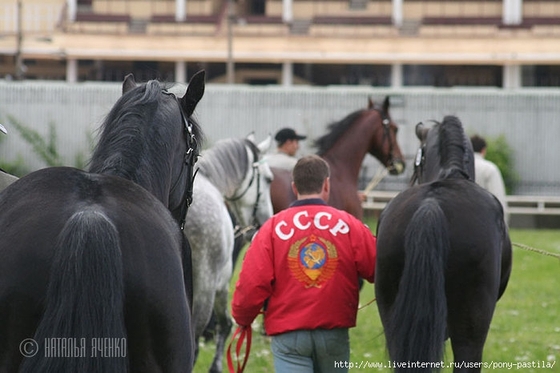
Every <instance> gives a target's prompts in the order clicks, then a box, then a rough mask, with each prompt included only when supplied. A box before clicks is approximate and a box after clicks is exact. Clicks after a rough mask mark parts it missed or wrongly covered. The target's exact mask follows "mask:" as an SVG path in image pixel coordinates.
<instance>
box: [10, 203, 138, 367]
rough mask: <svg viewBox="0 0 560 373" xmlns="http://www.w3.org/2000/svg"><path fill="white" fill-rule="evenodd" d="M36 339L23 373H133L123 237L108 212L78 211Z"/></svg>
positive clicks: (64, 239) (56, 260) (62, 241)
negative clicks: (128, 345) (126, 317)
mask: <svg viewBox="0 0 560 373" xmlns="http://www.w3.org/2000/svg"><path fill="white" fill-rule="evenodd" d="M33 340H34V341H35V345H36V346H37V348H38V349H37V351H36V354H35V355H34V356H32V357H27V358H25V359H24V361H23V363H22V366H21V370H20V372H22V373H26V372H33V373H38V372H42V373H47V372H104V373H116V372H119V373H121V372H127V371H128V359H127V358H126V356H127V348H126V329H125V324H124V285H123V265H122V258H121V248H120V243H119V235H118V232H117V228H116V227H115V225H114V224H113V223H112V222H111V220H110V219H109V218H108V217H107V216H106V215H105V214H104V213H103V212H101V211H99V210H95V209H93V208H90V209H86V210H82V211H79V212H76V213H75V214H74V215H72V216H71V217H70V219H68V221H67V222H66V224H65V225H64V227H63V229H62V231H61V232H60V235H59V237H58V241H57V244H56V247H55V250H54V255H53V261H52V265H51V271H50V276H49V282H48V285H47V292H46V300H45V309H44V313H43V317H42V319H41V321H40V323H39V325H38V327H37V330H36V332H35V336H34V337H33ZM108 340H110V341H111V343H112V349H111V350H107V349H103V347H102V346H103V341H108ZM105 346H107V345H105ZM117 346H118V348H115V347H117ZM100 347H101V348H100Z"/></svg>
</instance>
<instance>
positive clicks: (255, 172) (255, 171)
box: [226, 151, 262, 237]
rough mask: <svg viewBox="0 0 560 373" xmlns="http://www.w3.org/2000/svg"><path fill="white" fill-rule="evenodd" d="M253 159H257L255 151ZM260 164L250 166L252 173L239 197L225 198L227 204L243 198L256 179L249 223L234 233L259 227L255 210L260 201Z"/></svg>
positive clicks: (237, 228)
mask: <svg viewBox="0 0 560 373" xmlns="http://www.w3.org/2000/svg"><path fill="white" fill-rule="evenodd" d="M253 159H258V156H257V154H256V153H255V151H253ZM260 162H261V161H256V162H253V164H252V165H251V167H252V169H253V172H252V175H251V180H250V181H249V184H247V187H245V189H244V190H243V192H241V193H240V194H239V195H236V196H235V195H234V196H233V197H226V201H228V202H235V201H237V200H239V199H241V198H243V196H244V195H245V194H247V192H248V191H249V189H250V188H251V186H252V185H253V182H254V181H255V178H256V179H257V198H256V199H255V204H254V205H253V211H252V213H251V222H250V223H249V226H248V227H245V228H240V227H236V231H240V230H245V229H247V228H257V229H258V228H259V227H260V223H259V222H258V221H257V209H258V207H259V201H260V199H261V194H262V192H261V171H260ZM237 214H238V215H241V214H240V211H237ZM237 236H238V234H237V233H236V237H237Z"/></svg>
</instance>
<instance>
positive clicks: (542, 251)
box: [511, 242, 560, 260]
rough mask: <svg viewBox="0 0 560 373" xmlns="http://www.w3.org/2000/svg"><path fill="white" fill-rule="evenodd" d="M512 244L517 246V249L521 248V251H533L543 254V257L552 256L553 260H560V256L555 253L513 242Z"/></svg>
mask: <svg viewBox="0 0 560 373" xmlns="http://www.w3.org/2000/svg"><path fill="white" fill-rule="evenodd" d="M511 244H512V245H513V246H517V247H519V248H520V249H523V250H527V251H532V252H534V253H537V254H541V255H546V256H551V257H553V258H556V259H558V260H560V254H554V253H551V252H548V251H544V250H541V249H536V248H534V247H531V246H527V245H524V244H522V243H517V242H512V243H511Z"/></svg>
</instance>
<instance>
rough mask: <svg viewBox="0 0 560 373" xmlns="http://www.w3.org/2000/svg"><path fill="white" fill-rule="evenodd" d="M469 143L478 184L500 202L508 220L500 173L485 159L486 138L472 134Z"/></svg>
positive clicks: (494, 165) (504, 189) (496, 167)
mask: <svg viewBox="0 0 560 373" xmlns="http://www.w3.org/2000/svg"><path fill="white" fill-rule="evenodd" d="M471 144H472V147H473V151H474V169H475V171H474V177H475V181H476V183H477V184H478V185H480V186H481V187H483V188H484V189H486V190H488V191H489V192H490V193H492V194H493V195H494V196H496V198H497V199H498V200H499V201H500V203H501V204H502V208H503V210H504V219H505V221H506V222H508V221H509V215H508V213H507V202H506V188H505V185H504V179H503V178H502V173H501V172H500V169H499V168H498V166H496V164H494V163H492V162H490V161H489V160H487V159H485V157H486V147H487V144H486V140H485V139H484V138H483V137H481V136H479V135H474V136H472V137H471Z"/></svg>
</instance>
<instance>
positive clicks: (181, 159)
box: [90, 71, 205, 221]
mask: <svg viewBox="0 0 560 373" xmlns="http://www.w3.org/2000/svg"><path fill="white" fill-rule="evenodd" d="M204 76H205V73H204V71H200V72H199V73H197V74H195V75H194V76H193V77H192V79H191V80H190V82H189V85H188V88H187V90H186V93H185V95H184V96H183V97H181V98H178V97H177V96H175V95H174V94H173V93H170V92H168V91H167V89H166V88H165V87H164V86H163V85H162V84H161V83H159V82H157V81H155V80H150V81H148V82H146V83H143V84H137V83H136V80H135V79H134V76H133V75H132V74H129V75H127V76H126V77H125V79H124V82H123V85H122V96H121V97H120V98H119V100H118V101H117V103H116V104H115V105H114V106H113V108H112V109H111V111H110V112H109V114H108V115H107V118H106V119H105V121H104V123H103V129H102V133H101V137H100V140H99V142H98V144H97V146H96V148H95V151H94V153H93V156H92V159H91V161H90V172H94V173H104V174H110V175H115V176H120V177H123V178H125V179H128V180H131V181H133V182H135V183H137V184H139V185H141V186H143V187H144V188H145V189H147V190H148V191H150V192H151V193H152V194H153V195H155V196H156V197H157V198H158V199H159V200H160V201H161V202H162V203H163V204H164V205H165V206H166V207H167V208H168V209H169V210H170V211H171V212H172V214H173V216H174V217H175V218H176V219H177V221H182V219H183V218H184V216H185V213H186V210H187V208H188V205H189V204H190V201H191V200H192V184H193V173H194V163H195V162H196V160H197V157H198V155H199V152H200V144H201V142H202V137H203V134H202V131H201V129H200V127H199V125H198V123H197V122H196V121H195V120H194V118H193V117H192V114H193V112H194V109H195V108H196V105H197V104H198V102H199V101H200V99H201V98H202V96H203V94H204ZM123 143H126V144H129V145H130V146H129V147H127V148H126V149H125V148H123V147H122V144H123ZM109 155H110V156H109Z"/></svg>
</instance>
